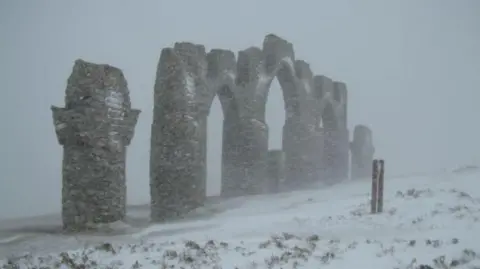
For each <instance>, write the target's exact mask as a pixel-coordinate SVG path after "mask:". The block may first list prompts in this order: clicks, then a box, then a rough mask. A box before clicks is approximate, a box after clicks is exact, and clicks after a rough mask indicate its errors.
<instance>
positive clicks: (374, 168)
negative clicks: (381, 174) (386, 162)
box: [370, 160, 378, 214]
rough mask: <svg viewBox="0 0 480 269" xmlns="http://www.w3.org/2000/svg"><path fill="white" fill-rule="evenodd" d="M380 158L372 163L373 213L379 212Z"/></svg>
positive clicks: (371, 204) (371, 205)
mask: <svg viewBox="0 0 480 269" xmlns="http://www.w3.org/2000/svg"><path fill="white" fill-rule="evenodd" d="M377 194H378V160H373V165H372V200H370V208H371V213H372V214H375V213H377V201H378V196H377Z"/></svg>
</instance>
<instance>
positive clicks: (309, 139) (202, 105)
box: [151, 34, 349, 220]
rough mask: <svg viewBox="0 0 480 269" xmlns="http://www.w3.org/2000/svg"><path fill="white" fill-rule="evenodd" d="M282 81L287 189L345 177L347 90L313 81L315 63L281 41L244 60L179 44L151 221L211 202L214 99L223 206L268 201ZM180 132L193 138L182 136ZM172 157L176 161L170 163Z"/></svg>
mask: <svg viewBox="0 0 480 269" xmlns="http://www.w3.org/2000/svg"><path fill="white" fill-rule="evenodd" d="M275 78H277V79H278V81H279V83H280V86H281V90H282V93H283V96H284V100H285V112H286V113H285V114H286V119H285V125H284V127H283V148H282V151H283V152H284V154H285V156H284V157H285V163H284V166H285V182H286V184H287V185H290V186H291V187H295V186H298V185H299V184H301V183H304V182H310V181H314V180H319V179H322V178H326V177H330V178H344V177H345V175H346V173H347V171H348V145H349V143H348V141H349V140H348V130H347V128H346V123H347V117H346V115H347V108H346V106H347V103H346V102H347V90H346V86H345V84H344V83H341V82H334V81H333V80H332V79H330V78H327V77H324V76H314V75H313V72H312V71H311V69H310V66H309V64H308V63H307V62H305V61H301V60H296V59H295V53H294V50H293V45H292V44H291V43H289V42H287V41H286V40H284V39H282V38H280V37H278V36H275V35H272V34H270V35H267V36H266V37H265V39H264V42H263V44H262V48H261V49H260V48H257V47H250V48H247V49H245V50H242V51H240V52H239V53H238V59H237V60H236V59H235V54H234V53H233V52H231V51H228V50H222V49H213V50H211V51H210V52H209V53H205V48H204V47H203V46H200V45H195V44H192V43H176V44H175V46H174V48H171V49H166V50H164V52H163V53H162V57H161V59H160V63H159V68H158V71H157V83H156V86H155V96H156V97H155V109H154V123H153V124H152V149H151V152H152V157H151V166H152V168H151V178H152V179H151V182H152V192H151V193H152V208H155V209H154V210H152V212H156V213H152V219H155V220H162V219H165V218H168V217H169V216H171V215H172V214H181V212H184V211H185V210H188V209H190V208H193V207H195V206H198V205H200V204H201V203H202V201H203V200H204V186H205V181H206V154H207V153H206V148H207V142H208V141H207V117H208V114H209V112H210V107H211V104H212V101H213V99H214V97H215V96H218V97H219V99H220V103H221V105H222V110H223V114H224V121H223V142H222V143H223V144H222V145H223V149H222V196H227V197H228V196H239V195H245V194H257V193H261V192H263V191H264V188H265V178H266V177H267V175H268V159H269V157H268V126H267V125H266V123H265V108H266V102H267V99H268V93H269V90H270V85H271V83H272V81H273V80H274V79H275ZM172 115H176V116H172ZM172 118H175V120H172ZM177 126H185V127H181V128H184V129H185V130H188V132H187V131H185V130H184V131H181V133H179V134H176V135H173V134H174V133H175V132H178V131H174V130H173V129H178V128H179V127H177ZM181 128H180V129H181ZM167 148H172V149H171V150H172V152H176V155H175V156H170V155H167V154H166V153H164V152H165V151H166V149H167ZM184 148H188V150H183V149H184ZM179 149H182V150H179ZM192 186H195V187H192ZM172 193H174V194H172ZM179 209H180V210H179Z"/></svg>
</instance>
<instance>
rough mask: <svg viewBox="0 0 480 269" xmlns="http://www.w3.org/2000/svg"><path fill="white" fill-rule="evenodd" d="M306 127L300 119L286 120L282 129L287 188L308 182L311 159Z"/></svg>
mask: <svg viewBox="0 0 480 269" xmlns="http://www.w3.org/2000/svg"><path fill="white" fill-rule="evenodd" d="M309 135H310V132H309V131H308V125H307V124H305V123H304V122H302V121H301V120H300V119H295V118H291V119H287V120H286V123H285V126H284V127H283V150H284V151H285V154H286V156H285V157H286V161H285V162H286V164H285V166H286V167H285V169H286V171H285V173H286V183H285V186H286V187H287V188H288V187H290V188H295V187H298V186H300V185H303V184H305V183H307V182H309V181H310V180H309V179H310V176H309V171H310V170H311V169H310V162H311V159H310V158H309V157H311V156H310V155H311V154H309V151H310V149H311V148H309V146H312V145H311V144H310V143H309V141H308V140H309Z"/></svg>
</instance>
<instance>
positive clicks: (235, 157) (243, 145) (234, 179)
mask: <svg viewBox="0 0 480 269" xmlns="http://www.w3.org/2000/svg"><path fill="white" fill-rule="evenodd" d="M223 147H224V150H223V154H224V155H223V156H222V157H223V162H224V164H223V170H222V196H224V197H234V196H241V195H252V194H260V193H261V192H262V190H263V184H264V182H265V177H266V167H267V152H268V128H267V126H266V124H265V123H263V122H260V121H258V120H256V119H239V120H238V121H237V122H235V121H232V122H229V123H228V124H225V125H224V138H223Z"/></svg>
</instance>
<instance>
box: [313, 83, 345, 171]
mask: <svg viewBox="0 0 480 269" xmlns="http://www.w3.org/2000/svg"><path fill="white" fill-rule="evenodd" d="M314 85H315V96H316V99H317V101H318V107H317V110H316V112H315V113H316V117H315V118H316V126H317V128H318V129H319V131H320V132H321V133H322V136H323V147H322V148H323V150H322V152H323V154H322V155H323V156H322V164H323V168H322V170H323V173H324V177H326V178H329V179H341V178H347V177H348V154H349V150H348V141H349V138H348V136H349V135H348V129H347V114H346V113H347V110H346V106H347V103H346V95H347V92H346V86H345V84H344V83H342V82H337V81H333V80H332V79H330V78H328V77H326V76H321V75H319V76H315V77H314ZM320 126H321V127H320Z"/></svg>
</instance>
